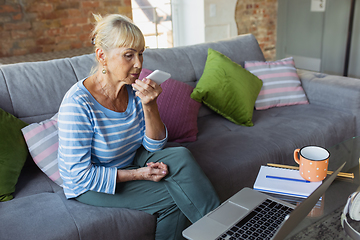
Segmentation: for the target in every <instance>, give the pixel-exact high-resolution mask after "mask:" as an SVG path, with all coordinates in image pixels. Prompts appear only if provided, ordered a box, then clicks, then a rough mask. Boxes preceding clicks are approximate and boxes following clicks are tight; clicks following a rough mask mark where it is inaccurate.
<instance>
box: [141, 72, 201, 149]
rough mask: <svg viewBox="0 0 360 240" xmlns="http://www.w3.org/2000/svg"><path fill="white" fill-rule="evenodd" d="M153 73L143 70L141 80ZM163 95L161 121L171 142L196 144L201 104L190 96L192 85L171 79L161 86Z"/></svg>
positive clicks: (159, 101) (158, 102) (158, 101)
mask: <svg viewBox="0 0 360 240" xmlns="http://www.w3.org/2000/svg"><path fill="white" fill-rule="evenodd" d="M150 73H152V71H151V70H148V69H145V68H144V69H143V70H142V71H141V74H140V77H139V79H143V78H144V77H146V76H148V75H149V74H150ZM161 87H162V89H163V91H162V93H161V94H160V95H159V97H158V99H157V104H158V107H159V112H160V117H161V120H162V121H163V122H164V124H165V126H166V128H167V130H168V137H169V138H168V140H169V142H194V141H196V135H197V133H198V127H197V116H198V113H199V109H200V106H201V103H199V102H197V101H195V100H193V99H192V98H191V97H190V95H191V93H192V91H193V90H194V88H193V87H191V86H190V85H188V84H186V83H183V82H180V81H177V80H174V79H171V78H169V79H168V80H166V81H165V82H163V83H162V84H161Z"/></svg>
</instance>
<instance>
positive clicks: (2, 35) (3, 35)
mask: <svg viewBox="0 0 360 240" xmlns="http://www.w3.org/2000/svg"><path fill="white" fill-rule="evenodd" d="M10 38H11V34H10V31H0V39H10Z"/></svg>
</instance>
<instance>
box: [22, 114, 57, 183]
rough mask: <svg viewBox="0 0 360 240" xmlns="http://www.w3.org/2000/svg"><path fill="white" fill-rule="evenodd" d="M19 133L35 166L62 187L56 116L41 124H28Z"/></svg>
mask: <svg viewBox="0 0 360 240" xmlns="http://www.w3.org/2000/svg"><path fill="white" fill-rule="evenodd" d="M21 131H22V133H23V135H24V138H25V141H26V144H27V145H28V148H29V152H30V155H31V157H32V158H33V160H34V162H35V163H36V165H37V166H38V167H39V168H40V169H41V171H43V172H44V173H45V174H46V175H47V176H48V177H49V178H50V179H51V180H53V181H54V182H55V183H57V184H58V185H59V186H62V183H63V181H62V179H61V177H60V173H59V168H58V160H57V153H58V146H59V140H58V128H57V114H55V115H54V116H53V117H52V118H51V119H48V120H45V121H43V122H40V123H33V124H30V125H28V126H26V127H24V128H23V129H21Z"/></svg>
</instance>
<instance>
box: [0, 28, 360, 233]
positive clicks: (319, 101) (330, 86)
mask: <svg viewBox="0 0 360 240" xmlns="http://www.w3.org/2000/svg"><path fill="white" fill-rule="evenodd" d="M209 47H210V48H213V49H215V50H217V51H219V52H221V53H223V54H225V55H226V56H228V57H229V58H230V59H232V60H233V61H235V62H237V63H239V64H241V65H243V64H244V61H245V60H246V61H247V60H249V61H250V60H261V61H263V60H264V57H263V54H262V52H261V50H260V48H259V46H258V43H257V41H256V39H255V38H254V37H253V36H252V35H250V34H248V35H241V36H238V37H236V38H233V39H229V40H226V41H220V42H214V43H205V44H199V45H195V46H186V47H178V48H172V49H148V50H146V51H145V53H144V65H143V67H144V68H147V69H150V70H155V69H160V70H164V71H167V72H170V73H171V75H172V78H173V79H176V80H179V81H183V82H185V83H187V84H189V85H191V86H195V85H196V82H197V81H198V80H199V78H200V77H201V75H202V72H203V70H204V65H205V62H206V57H207V49H208V48H209ZM93 63H94V55H84V56H79V57H74V58H66V59H59V60H51V61H46V62H35V63H20V64H13V65H4V66H1V67H0V108H2V109H4V110H5V111H7V112H9V113H11V114H13V115H15V116H16V117H18V118H20V119H22V120H23V121H25V122H27V123H33V122H40V121H42V120H45V119H49V118H50V117H52V116H53V115H54V114H55V113H56V112H57V110H58V108H59V105H60V102H61V100H62V98H63V96H64V94H65V92H66V91H67V90H68V89H69V88H70V87H71V86H72V85H73V84H74V83H75V82H76V81H78V80H80V79H82V78H84V77H86V76H87V75H88V74H89V71H90V69H91V67H92V65H93ZM299 75H300V77H301V81H302V85H303V88H304V90H305V92H306V95H307V97H308V99H309V102H310V104H307V105H296V106H287V107H278V108H271V109H268V110H261V111H256V110H255V111H254V113H253V122H254V126H253V127H245V126H239V125H236V124H234V123H232V122H230V121H228V120H227V119H225V118H223V117H222V116H220V115H218V114H216V113H215V112H212V111H211V110H209V109H208V108H206V107H205V106H202V107H201V108H200V111H199V115H198V129H199V132H198V135H197V136H198V139H197V141H195V142H187V143H181V144H180V143H171V142H170V143H168V144H169V146H185V147H187V148H188V149H190V151H191V152H192V153H193V155H194V156H195V158H196V160H197V161H198V163H199V164H200V166H201V167H202V169H203V170H204V172H205V173H206V175H207V176H208V177H209V179H210V180H211V182H212V183H213V185H214V187H215V189H216V191H217V193H218V195H219V196H220V198H221V200H225V199H227V198H229V197H230V196H231V195H232V194H234V193H235V192H237V191H239V190H240V189H242V188H243V187H252V185H253V183H254V181H255V178H256V176H257V173H258V170H259V168H260V166H261V165H265V164H266V163H267V162H274V163H281V164H290V163H292V162H293V158H292V154H293V150H294V149H295V148H298V147H302V146H304V145H307V144H315V145H321V146H324V147H330V146H332V145H334V144H336V143H338V142H340V141H342V140H345V139H347V138H350V137H352V136H356V135H359V133H360V80H359V79H352V78H344V77H339V76H330V75H326V74H321V73H313V72H308V71H299ZM13 195H14V199H13V200H11V201H7V202H2V203H0V222H1V230H0V239H12V240H14V239H47V240H50V239H67V240H71V239H97V240H98V239H154V232H155V228H156V221H155V217H154V216H151V215H149V214H146V213H143V212H140V211H134V210H129V209H111V208H100V207H93V206H88V205H85V204H82V203H79V202H77V201H75V200H66V198H65V196H64V194H63V191H62V188H61V187H59V186H58V185H57V184H55V183H54V182H52V181H51V180H50V179H49V178H48V177H47V176H46V175H45V174H43V173H42V172H41V171H40V170H39V169H38V168H37V166H36V165H35V164H34V163H33V161H32V159H31V158H30V157H29V159H28V160H27V162H26V164H25V166H24V168H23V171H22V173H21V175H20V178H19V180H18V183H17V186H16V192H15V193H14V194H13Z"/></svg>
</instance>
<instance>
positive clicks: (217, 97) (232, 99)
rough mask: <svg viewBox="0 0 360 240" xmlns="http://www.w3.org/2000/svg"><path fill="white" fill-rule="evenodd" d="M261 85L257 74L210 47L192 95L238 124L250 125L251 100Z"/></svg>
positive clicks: (253, 99) (252, 101)
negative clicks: (202, 71)
mask: <svg viewBox="0 0 360 240" xmlns="http://www.w3.org/2000/svg"><path fill="white" fill-rule="evenodd" d="M261 86H262V81H261V80H260V79H259V78H258V77H256V76H254V75H253V74H251V73H250V72H249V71H247V70H245V69H244V68H243V67H242V66H240V65H239V64H237V63H235V62H233V61H231V60H230V58H228V57H226V56H225V55H223V54H221V53H219V52H217V51H215V50H213V49H211V48H209V50H208V57H207V60H206V64H205V69H204V73H203V75H202V76H201V78H200V80H199V82H198V84H197V85H196V87H195V89H194V91H193V92H192V94H191V98H193V99H194V100H196V101H198V102H203V103H204V104H205V105H207V106H208V107H210V108H211V109H212V110H214V111H215V112H217V113H219V114H220V115H222V116H224V117H225V118H227V119H228V120H230V121H232V122H234V123H236V124H238V125H244V126H253V125H254V124H253V122H252V116H253V111H254V103H255V100H256V98H257V96H258V94H259V91H260V89H261Z"/></svg>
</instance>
